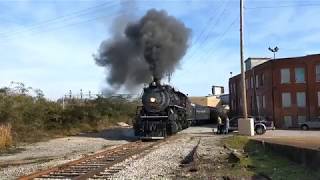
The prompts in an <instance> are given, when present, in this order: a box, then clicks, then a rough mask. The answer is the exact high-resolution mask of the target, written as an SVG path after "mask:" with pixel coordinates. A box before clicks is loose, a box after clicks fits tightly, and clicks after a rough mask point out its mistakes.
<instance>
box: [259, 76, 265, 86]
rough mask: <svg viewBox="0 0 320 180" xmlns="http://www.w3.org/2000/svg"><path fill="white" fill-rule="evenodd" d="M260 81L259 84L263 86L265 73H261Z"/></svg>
mask: <svg viewBox="0 0 320 180" xmlns="http://www.w3.org/2000/svg"><path fill="white" fill-rule="evenodd" d="M259 83H260V84H259V85H260V86H263V84H264V74H263V73H262V74H261V75H260V80H259Z"/></svg>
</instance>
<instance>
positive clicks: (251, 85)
mask: <svg viewBox="0 0 320 180" xmlns="http://www.w3.org/2000/svg"><path fill="white" fill-rule="evenodd" d="M250 80H251V82H250V83H251V86H250V87H251V88H253V87H254V86H253V77H251V78H250Z"/></svg>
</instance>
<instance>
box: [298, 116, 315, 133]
mask: <svg viewBox="0 0 320 180" xmlns="http://www.w3.org/2000/svg"><path fill="white" fill-rule="evenodd" d="M299 126H300V128H301V129H302V130H309V129H320V118H318V117H317V118H313V119H311V120H310V121H305V122H302V123H299Z"/></svg>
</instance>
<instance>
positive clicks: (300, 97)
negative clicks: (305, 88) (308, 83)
mask: <svg viewBox="0 0 320 180" xmlns="http://www.w3.org/2000/svg"><path fill="white" fill-rule="evenodd" d="M297 106H298V107H305V106H306V93H305V92H297Z"/></svg>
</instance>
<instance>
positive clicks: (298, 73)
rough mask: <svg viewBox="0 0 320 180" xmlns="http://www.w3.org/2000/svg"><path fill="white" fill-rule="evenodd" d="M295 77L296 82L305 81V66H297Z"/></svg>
mask: <svg viewBox="0 0 320 180" xmlns="http://www.w3.org/2000/svg"><path fill="white" fill-rule="evenodd" d="M295 79H296V83H304V82H305V75H304V68H295Z"/></svg>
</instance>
